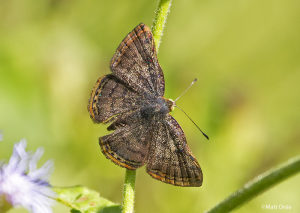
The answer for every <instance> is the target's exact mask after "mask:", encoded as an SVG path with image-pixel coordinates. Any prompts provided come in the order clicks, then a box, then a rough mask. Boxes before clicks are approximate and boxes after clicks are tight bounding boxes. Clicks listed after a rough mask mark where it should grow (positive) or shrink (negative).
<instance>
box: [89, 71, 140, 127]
mask: <svg viewBox="0 0 300 213" xmlns="http://www.w3.org/2000/svg"><path fill="white" fill-rule="evenodd" d="M142 99H143V98H142V97H140V96H139V95H138V94H137V93H136V92H135V91H134V90H132V89H131V88H129V87H128V86H127V85H126V84H125V83H124V82H122V81H120V80H119V79H118V78H116V77H115V76H113V75H105V76H103V77H101V78H99V79H98V80H97V82H96V85H95V86H94V89H93V91H92V94H91V97H90V100H89V105H88V111H89V113H90V116H91V118H92V119H93V121H94V122H97V123H107V122H108V121H109V120H110V119H112V117H114V116H116V115H118V114H122V113H125V112H128V111H132V110H135V109H136V108H138V106H139V105H140V102H141V101H142Z"/></svg>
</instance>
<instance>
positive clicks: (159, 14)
mask: <svg viewBox="0 0 300 213" xmlns="http://www.w3.org/2000/svg"><path fill="white" fill-rule="evenodd" d="M171 3H172V0H159V1H158V6H157V9H156V11H155V17H154V21H153V25H152V34H153V38H154V43H155V46H156V52H158V49H159V45H160V41H161V37H162V35H163V30H164V27H165V24H166V21H167V16H168V13H169V11H170V7H171Z"/></svg>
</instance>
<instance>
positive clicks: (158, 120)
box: [88, 23, 203, 186]
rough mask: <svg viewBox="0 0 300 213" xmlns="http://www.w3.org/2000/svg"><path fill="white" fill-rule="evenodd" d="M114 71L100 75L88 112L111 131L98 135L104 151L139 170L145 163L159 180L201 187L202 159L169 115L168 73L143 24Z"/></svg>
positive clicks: (124, 46) (123, 49) (129, 38)
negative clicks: (166, 81)
mask: <svg viewBox="0 0 300 213" xmlns="http://www.w3.org/2000/svg"><path fill="white" fill-rule="evenodd" d="M110 68H111V71H112V74H108V75H105V76H103V77H101V78H99V79H98V80H97V82H96V85H95V87H94V89H93V91H92V94H91V97H90V100H89V105H88V110H89V113H90V116H91V118H92V119H93V121H94V122H96V123H104V124H106V123H110V125H109V126H108V128H107V129H108V130H109V131H111V130H113V132H112V133H111V134H109V135H105V136H103V137H100V138H99V144H100V147H101V150H102V152H103V154H104V155H105V156H106V157H107V158H108V159H110V160H112V161H113V162H114V163H115V164H117V165H119V166H121V167H125V168H127V169H131V170H134V169H137V168H139V167H141V166H143V165H144V164H146V169H147V172H148V173H149V174H150V175H151V176H152V177H153V178H155V179H158V180H160V181H163V182H165V183H169V184H173V185H176V186H201V184H202V180H203V176H202V171H201V168H200V166H199V163H198V162H197V160H196V159H195V157H194V156H193V154H192V153H191V150H190V149H189V147H188V145H187V142H186V138H185V135H184V132H183V130H182V129H181V127H180V125H179V124H178V123H177V121H176V120H175V119H174V118H173V117H172V116H171V115H170V114H169V112H171V111H172V110H173V108H174V106H175V102H174V101H172V100H171V99H166V98H164V97H163V96H164V92H165V81H164V74H163V72H162V69H161V67H160V65H159V63H158V60H157V55H156V50H155V44H154V40H153V36H152V33H151V30H150V28H149V27H147V26H146V25H144V24H142V23H141V24H139V25H138V26H137V27H135V28H134V29H133V30H132V32H130V33H129V34H128V35H127V36H126V37H125V39H124V40H123V41H122V43H121V44H120V46H119V47H118V49H117V50H116V53H115V54H114V56H113V58H112V60H111V65H110Z"/></svg>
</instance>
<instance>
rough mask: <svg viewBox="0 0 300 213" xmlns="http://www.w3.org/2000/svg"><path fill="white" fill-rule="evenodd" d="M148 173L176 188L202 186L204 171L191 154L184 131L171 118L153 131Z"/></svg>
mask: <svg viewBox="0 0 300 213" xmlns="http://www.w3.org/2000/svg"><path fill="white" fill-rule="evenodd" d="M147 172H148V173H149V174H150V175H151V176H152V177H153V178H155V179H158V180H160V181H163V182H165V183H169V184H173V185H176V186H201V185H202V179H203V176H202V171H201V168H200V166H199V163H198V162H197V160H196V159H195V158H194V156H193V155H192V153H191V151H190V149H189V147H188V145H187V143H186V139H185V136H184V132H183V130H182V129H181V127H180V126H179V124H178V123H177V121H176V120H175V119H174V118H173V117H172V116H171V115H169V114H168V115H167V116H166V119H165V120H164V121H162V122H158V123H157V125H156V126H155V128H154V129H153V137H152V140H151V145H150V151H149V154H148V161H147Z"/></svg>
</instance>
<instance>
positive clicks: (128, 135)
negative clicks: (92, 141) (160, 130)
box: [99, 110, 151, 169]
mask: <svg viewBox="0 0 300 213" xmlns="http://www.w3.org/2000/svg"><path fill="white" fill-rule="evenodd" d="M143 121H144V120H143V119H141V115H140V111H139V110H137V111H133V112H128V113H124V114H122V115H119V116H117V118H116V119H115V121H114V122H113V123H112V124H111V125H110V126H109V127H108V130H115V131H114V132H113V133H111V134H109V135H105V136H103V137H100V138H99V144H100V147H101V151H102V152H103V154H104V155H105V156H106V157H107V158H108V159H110V160H112V161H113V162H114V163H115V164H117V165H119V166H122V167H125V168H127V169H137V168H138V167H140V166H142V165H144V163H145V161H146V159H147V154H148V150H149V138H150V136H149V134H150V132H151V131H150V129H149V126H148V125H145V123H143Z"/></svg>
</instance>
